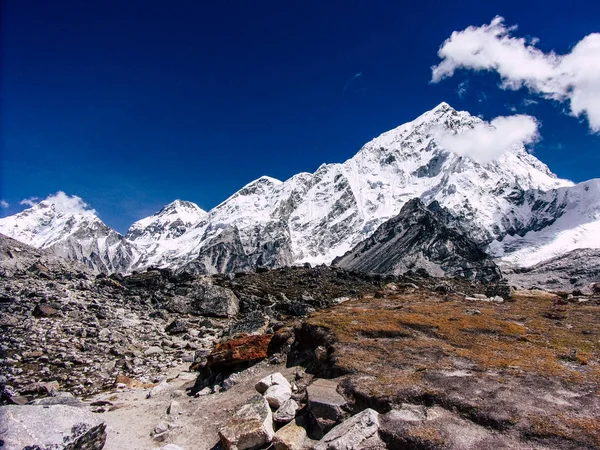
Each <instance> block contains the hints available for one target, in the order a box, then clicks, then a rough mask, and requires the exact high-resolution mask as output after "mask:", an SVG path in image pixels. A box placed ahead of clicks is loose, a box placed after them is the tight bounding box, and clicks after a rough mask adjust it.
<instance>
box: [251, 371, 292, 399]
mask: <svg viewBox="0 0 600 450" xmlns="http://www.w3.org/2000/svg"><path fill="white" fill-rule="evenodd" d="M275 384H281V385H283V386H289V387H290V388H291V386H290V383H289V381H288V380H287V379H286V378H285V377H284V376H283V375H281V373H279V372H275V373H273V374H271V375H268V376H266V377H264V378H263V379H262V380H260V381H259V382H258V383H256V386H254V387H255V388H256V390H257V391H258V392H260V393H261V394H264V393H265V392H267V389H269V388H270V387H271V386H273V385H275Z"/></svg>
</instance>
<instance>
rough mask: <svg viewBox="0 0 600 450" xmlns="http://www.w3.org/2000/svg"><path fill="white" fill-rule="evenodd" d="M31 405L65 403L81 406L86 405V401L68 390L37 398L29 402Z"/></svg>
mask: <svg viewBox="0 0 600 450" xmlns="http://www.w3.org/2000/svg"><path fill="white" fill-rule="evenodd" d="M31 404H32V405H46V406H49V405H67V406H76V407H82V406H86V403H84V402H82V401H81V400H80V399H78V398H77V397H75V396H74V395H73V394H71V393H70V392H61V391H59V392H55V393H54V395H53V396H52V397H44V398H39V399H37V400H33V401H32V402H31Z"/></svg>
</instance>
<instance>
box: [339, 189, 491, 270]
mask: <svg viewBox="0 0 600 450" xmlns="http://www.w3.org/2000/svg"><path fill="white" fill-rule="evenodd" d="M333 265H335V266H338V267H343V268H345V269H350V270H356V271H359V272H367V273H382V274H396V275H397V274H402V273H405V272H406V271H408V270H418V269H423V270H425V271H426V272H427V273H429V274H431V275H434V276H439V277H444V276H446V277H456V278H466V279H475V280H482V281H499V280H501V279H502V274H501V273H500V269H498V267H497V266H496V264H495V263H494V261H493V260H492V258H490V256H488V255H487V254H486V253H485V252H484V251H483V250H481V249H480V248H479V246H478V245H477V243H476V242H474V241H473V240H472V239H470V238H469V237H468V235H467V234H466V233H465V232H464V231H463V230H461V228H460V224H459V223H458V221H457V220H456V219H455V218H454V217H453V216H452V215H451V214H450V213H449V212H448V211H446V210H444V209H443V208H441V207H440V205H439V204H438V203H437V202H432V203H431V204H430V205H429V206H427V207H426V206H425V205H424V204H423V202H421V200H419V199H418V198H416V199H413V200H410V201H409V202H407V203H406V204H405V205H404V206H403V207H402V209H401V210H400V213H399V214H398V215H397V216H396V217H393V218H391V219H390V220H388V221H387V222H384V223H383V224H382V225H381V226H380V227H379V228H378V229H377V230H376V231H375V233H373V234H372V235H371V237H369V238H367V239H365V240H364V241H363V242H361V243H359V244H358V245H356V247H354V248H353V249H352V250H350V251H349V252H348V253H346V254H345V255H344V256H341V257H339V258H336V259H335V260H334V261H333Z"/></svg>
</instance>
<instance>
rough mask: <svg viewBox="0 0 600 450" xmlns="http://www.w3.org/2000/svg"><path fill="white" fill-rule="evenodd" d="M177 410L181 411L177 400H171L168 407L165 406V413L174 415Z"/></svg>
mask: <svg viewBox="0 0 600 450" xmlns="http://www.w3.org/2000/svg"><path fill="white" fill-rule="evenodd" d="M179 411H181V403H179V402H178V401H177V400H171V403H169V407H168V408H167V414H169V415H174V414H177V413H178V412H179Z"/></svg>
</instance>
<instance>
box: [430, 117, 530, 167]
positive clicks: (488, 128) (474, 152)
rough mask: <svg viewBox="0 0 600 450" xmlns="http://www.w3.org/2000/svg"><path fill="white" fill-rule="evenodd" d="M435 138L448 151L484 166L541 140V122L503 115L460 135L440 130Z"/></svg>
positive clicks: (476, 125) (481, 123)
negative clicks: (504, 154)
mask: <svg viewBox="0 0 600 450" xmlns="http://www.w3.org/2000/svg"><path fill="white" fill-rule="evenodd" d="M435 137H436V140H437V142H438V143H439V145H440V146H442V147H443V148H445V149H446V150H449V151H451V152H454V153H456V154H457V155H460V156H466V157H469V158H471V159H472V160H474V161H477V162H479V163H482V164H485V163H488V162H490V161H493V160H495V159H497V158H499V157H500V156H501V155H502V154H503V153H505V152H507V151H508V150H511V149H513V148H515V147H520V146H522V145H524V144H531V143H533V142H535V141H536V140H537V139H538V138H539V134H538V122H537V120H536V119H535V118H534V117H531V116H526V115H514V116H507V117H504V116H501V117H496V118H495V119H493V120H492V121H491V122H479V123H477V124H475V126H474V127H473V128H471V129H469V130H466V131H463V132H461V133H453V132H451V131H449V130H440V131H439V132H438V133H436V136H435Z"/></svg>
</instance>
